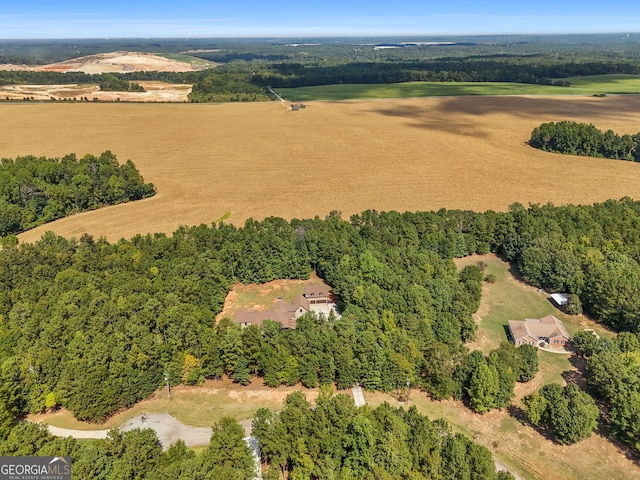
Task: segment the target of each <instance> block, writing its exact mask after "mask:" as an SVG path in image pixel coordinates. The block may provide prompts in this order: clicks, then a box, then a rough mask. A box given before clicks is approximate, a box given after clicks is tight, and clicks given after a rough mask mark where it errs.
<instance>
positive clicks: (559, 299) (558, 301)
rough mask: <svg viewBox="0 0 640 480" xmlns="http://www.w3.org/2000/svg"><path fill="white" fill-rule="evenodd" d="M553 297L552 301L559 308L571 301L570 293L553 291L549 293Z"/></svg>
mask: <svg viewBox="0 0 640 480" xmlns="http://www.w3.org/2000/svg"><path fill="white" fill-rule="evenodd" d="M549 297H550V298H551V302H552V303H554V304H555V305H556V306H557V307H558V308H564V307H566V306H567V304H568V303H569V294H568V293H552V294H551V295H549Z"/></svg>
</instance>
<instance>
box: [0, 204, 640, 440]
mask: <svg viewBox="0 0 640 480" xmlns="http://www.w3.org/2000/svg"><path fill="white" fill-rule="evenodd" d="M638 225H640V203H638V202H635V201H633V200H630V199H622V200H620V201H613V200H610V201H607V202H604V203H601V204H595V205H591V206H571V205H569V206H563V207H554V206H552V205H544V206H539V205H531V206H530V207H529V208H524V207H523V206H521V205H517V204H516V205H513V206H512V207H511V208H510V210H509V211H508V212H502V213H498V212H492V211H488V212H485V213H483V214H479V213H473V212H468V211H446V210H441V211H439V212H415V213H410V212H406V213H403V214H400V213H397V212H388V213H379V212H375V211H367V212H363V213H362V214H360V215H354V216H352V217H351V219H350V221H346V220H343V219H342V218H341V217H340V216H339V214H337V213H333V214H331V215H329V216H328V217H327V218H326V219H320V218H315V219H307V220H292V221H290V222H287V221H284V220H282V219H278V218H268V219H265V220H263V221H260V222H258V221H253V220H249V221H247V223H246V224H245V226H244V227H242V228H237V227H234V226H231V225H226V224H224V223H220V224H218V225H213V226H211V227H208V226H204V225H201V226H198V227H191V228H187V227H183V228H181V229H179V230H178V231H176V232H174V234H173V235H172V236H171V237H168V236H166V235H162V234H156V235H153V236H152V235H146V236H137V237H134V238H132V239H131V240H120V241H119V242H117V243H114V244H110V243H108V242H106V241H105V240H104V239H97V240H95V239H93V238H91V237H90V236H87V235H85V236H83V237H81V238H80V239H77V240H73V239H71V240H66V239H63V238H60V237H57V236H55V235H54V234H47V235H45V236H44V237H43V238H42V239H41V240H40V241H39V242H37V243H35V244H25V245H13V246H12V245H10V244H9V245H7V247H6V248H4V249H3V250H2V251H1V252H0V260H1V261H0V289H1V290H0V316H1V318H2V322H1V324H0V325H1V326H0V362H1V364H2V370H1V372H0V376H1V378H2V383H1V386H0V399H1V400H2V402H3V404H4V407H5V408H7V409H9V411H10V412H11V413H12V414H14V415H19V414H22V413H24V412H37V411H42V410H45V409H47V408H53V407H55V406H57V405H61V406H64V407H66V408H68V409H70V410H71V411H72V412H73V413H74V414H75V415H76V416H77V417H78V418H81V419H88V420H100V419H102V418H105V417H106V416H108V415H109V414H110V413H111V412H113V411H114V410H117V409H119V408H122V407H126V406H129V405H132V404H133V403H134V402H136V401H138V400H139V399H141V398H144V397H145V396H147V395H148V394H149V393H151V392H152V391H153V390H155V389H156V388H158V387H159V386H161V385H162V383H163V377H164V374H165V373H167V374H168V376H169V377H170V380H171V382H173V383H174V384H177V383H187V384H198V383H200V382H201V381H202V380H203V379H205V378H217V377H220V376H222V375H229V376H230V377H231V378H233V379H234V380H235V381H236V382H238V383H242V384H246V383H248V382H250V381H251V378H252V377H254V376H256V375H259V376H262V377H263V378H264V381H265V383H266V384H267V385H272V386H277V385H280V384H289V385H292V384H295V383H297V382H302V384H303V385H306V386H316V385H324V384H329V383H333V382H335V383H336V384H337V385H338V387H339V388H348V387H350V386H351V385H353V384H355V383H360V384H362V385H363V386H364V387H365V388H367V389H371V390H382V391H390V392H393V391H396V392H399V391H400V390H401V388H402V387H403V386H404V385H405V384H406V381H407V379H410V380H411V384H412V385H413V386H415V387H419V388H421V389H423V390H424V391H425V392H427V393H428V394H429V395H431V396H433V397H434V398H449V397H456V398H460V399H463V400H464V401H465V402H466V403H467V405H468V406H469V407H470V408H472V409H473V410H475V411H477V412H486V411H488V410H490V409H492V408H503V407H506V406H508V405H509V403H510V401H511V398H512V397H513V386H514V383H515V382H516V381H527V380H529V379H530V378H532V376H533V375H535V372H536V371H537V357H536V354H535V350H533V349H526V348H525V349H523V348H520V349H515V348H513V346H512V345H510V344H506V343H505V344H503V345H501V346H500V347H499V348H498V349H497V350H495V351H494V352H492V353H491V354H490V355H488V356H485V355H483V354H482V353H481V352H478V351H475V352H468V350H467V349H466V348H465V347H464V342H467V341H469V340H471V339H473V337H474V332H475V323H474V321H473V320H472V319H471V313H472V312H474V311H475V310H476V309H477V307H478V304H479V303H478V302H479V299H480V288H481V282H482V279H483V273H482V266H481V265H480V266H476V265H471V266H468V267H466V268H464V269H462V270H460V271H457V270H456V268H455V266H454V264H453V262H452V261H451V259H452V258H454V257H461V256H465V255H469V254H471V253H486V252H488V251H493V252H496V253H498V254H500V255H502V256H503V257H504V258H506V259H507V260H509V261H511V262H513V263H514V265H515V266H516V267H517V268H518V271H519V272H520V274H521V276H522V277H523V279H524V280H526V281H527V282H529V283H530V284H532V285H536V286H539V287H542V288H545V289H547V290H549V291H565V292H569V293H572V294H574V295H576V297H577V299H578V300H579V301H580V303H581V304H582V306H583V308H584V310H585V311H586V312H587V313H589V314H590V315H591V316H592V317H594V318H596V319H598V320H599V321H602V322H603V323H605V324H607V325H610V326H611V327H613V328H615V329H617V330H619V331H627V332H631V334H632V335H633V336H634V338H637V336H638V332H640V314H639V312H640V306H639V304H638V302H639V301H640V300H639V297H638V295H637V291H638V289H639V288H640V265H639V264H638V260H639V258H640V229H639V228H638ZM312 269H313V270H315V271H317V272H318V274H319V275H320V276H322V277H323V278H324V279H325V281H326V282H327V283H328V284H329V285H331V286H332V288H333V290H334V292H335V293H336V295H337V297H338V300H339V303H340V307H341V309H342V310H343V315H342V317H341V318H339V319H337V318H333V317H330V318H327V319H325V318H317V317H314V316H313V315H310V316H307V317H304V318H302V319H300V320H299V322H298V328H296V329H293V330H291V329H283V328H282V327H281V325H280V324H278V323H276V322H269V321H266V322H264V324H263V325H262V327H261V328H258V327H249V328H245V329H241V328H240V327H239V326H238V325H234V324H232V323H231V321H230V320H223V321H221V322H219V323H217V324H215V322H214V317H215V315H216V314H217V313H218V312H219V311H220V309H221V308H222V304H223V301H224V297H225V295H226V293H227V292H228V290H229V288H230V285H231V284H233V283H234V282H236V281H241V282H245V283H249V282H266V281H270V280H273V279H276V278H307V277H308V276H309V274H310V271H311V270H312ZM530 350H533V351H530ZM629 358H635V357H633V355H632V356H630V357H629ZM634 368H635V367H634ZM552 393H553V392H552ZM603 396H604V398H605V401H612V400H607V399H609V398H613V397H611V395H610V394H608V393H607V394H606V395H605V394H604V393H603ZM629 397H630V400H629V401H632V402H635V405H636V406H637V408H638V409H640V401H639V402H636V400H637V398H636V397H634V396H633V395H629ZM634 399H636V400H634ZM630 429H631V430H630ZM612 431H613V432H614V433H616V434H617V435H619V436H620V437H621V438H623V439H625V438H626V439H628V438H635V437H633V435H636V434H634V433H633V430H632V427H631V426H630V424H628V426H625V424H621V426H619V427H616V428H614V429H613V430H612ZM635 441H637V440H635Z"/></svg>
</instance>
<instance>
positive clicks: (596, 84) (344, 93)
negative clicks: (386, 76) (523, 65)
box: [278, 75, 640, 101]
mask: <svg viewBox="0 0 640 480" xmlns="http://www.w3.org/2000/svg"><path fill="white" fill-rule="evenodd" d="M566 80H568V81H569V82H571V86H570V87H553V86H550V85H533V84H527V83H510V82H406V83H392V84H373V85H354V84H346V85H321V86H315V87H299V88H283V89H279V90H278V93H279V94H280V95H282V96H283V97H284V98H286V99H288V100H291V101H309V100H355V99H365V98H367V99H368V98H410V97H433V96H457V95H594V94H625V93H626V94H637V93H640V76H637V75H593V76H587V77H572V78H567V79H566Z"/></svg>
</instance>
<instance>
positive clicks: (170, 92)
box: [0, 81, 193, 102]
mask: <svg viewBox="0 0 640 480" xmlns="http://www.w3.org/2000/svg"><path fill="white" fill-rule="evenodd" d="M136 83H138V84H139V85H141V86H142V87H143V88H144V90H145V91H144V92H103V91H102V90H100V87H99V86H98V85H87V84H83V85H77V84H69V85H1V86H0V100H5V101H6V100H23V99H24V98H25V97H28V98H29V99H30V100H31V101H43V100H59V101H82V100H83V99H86V100H87V101H101V102H105V101H106V102H116V101H122V102H187V101H188V100H189V98H188V96H189V93H191V89H192V88H193V85H189V84H184V85H182V84H175V83H167V82H158V81H148V82H136Z"/></svg>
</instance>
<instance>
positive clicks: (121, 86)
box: [98, 74, 145, 92]
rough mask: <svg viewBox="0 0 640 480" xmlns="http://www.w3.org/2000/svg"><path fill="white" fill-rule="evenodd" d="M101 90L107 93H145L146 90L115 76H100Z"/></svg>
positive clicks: (137, 84)
mask: <svg viewBox="0 0 640 480" xmlns="http://www.w3.org/2000/svg"><path fill="white" fill-rule="evenodd" d="M98 85H99V86H100V90H102V91H105V92H144V91H145V90H144V88H143V87H142V86H141V85H140V84H139V83H135V82H130V81H127V80H124V79H122V78H120V77H116V76H115V75H113V74H102V75H100V83H98Z"/></svg>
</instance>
